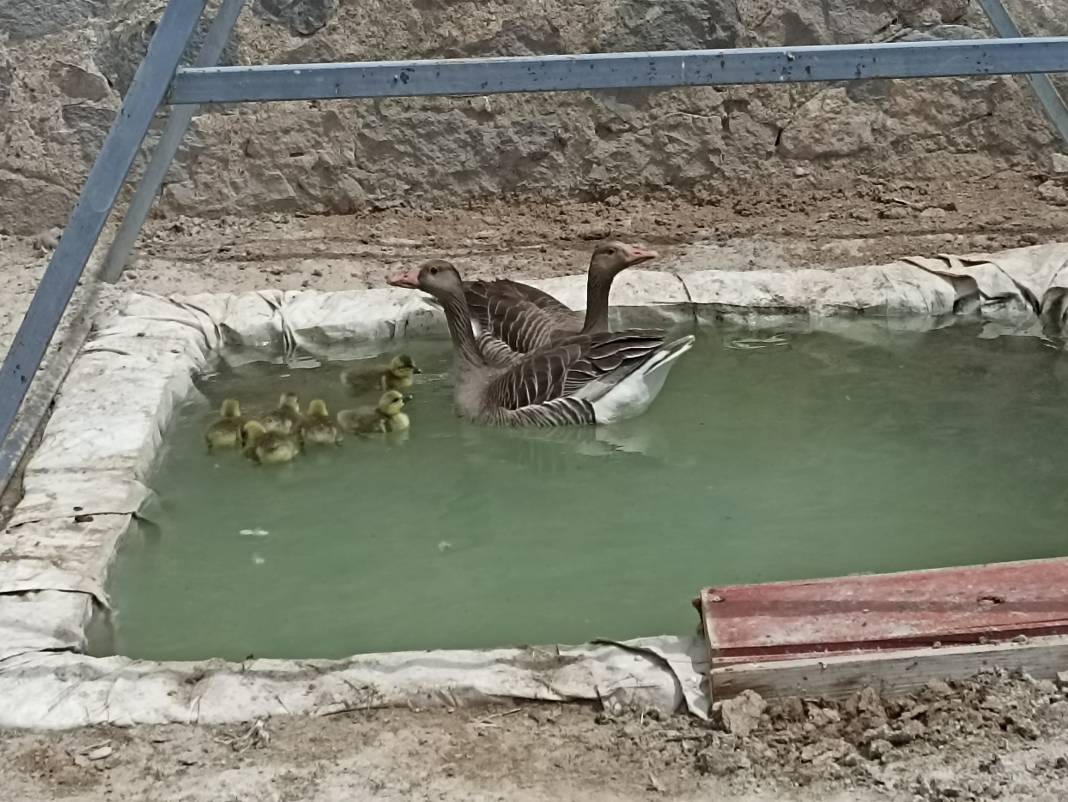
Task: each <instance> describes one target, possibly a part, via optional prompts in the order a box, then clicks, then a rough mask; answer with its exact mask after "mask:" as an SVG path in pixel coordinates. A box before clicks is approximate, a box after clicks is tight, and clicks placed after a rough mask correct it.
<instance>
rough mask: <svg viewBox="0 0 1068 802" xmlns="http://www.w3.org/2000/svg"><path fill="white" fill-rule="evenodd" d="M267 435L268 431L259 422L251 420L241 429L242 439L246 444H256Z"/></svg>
mask: <svg viewBox="0 0 1068 802" xmlns="http://www.w3.org/2000/svg"><path fill="white" fill-rule="evenodd" d="M265 434H267V430H266V429H265V428H264V427H263V424H262V423H260V422H259V421H258V420H250V421H249V422H248V423H246V424H245V425H244V426H242V427H241V439H242V441H243V442H244V443H245V444H252V443H255V442H256V441H257V440H259V439H260V438H261V437H263V435H265Z"/></svg>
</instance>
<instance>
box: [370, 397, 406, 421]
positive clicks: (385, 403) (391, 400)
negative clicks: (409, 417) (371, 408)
mask: <svg viewBox="0 0 1068 802" xmlns="http://www.w3.org/2000/svg"><path fill="white" fill-rule="evenodd" d="M376 409H377V410H378V412H379V413H380V414H382V415H385V416H386V417H387V418H392V417H393V416H394V415H398V414H400V413H401V411H402V410H403V409H404V394H403V393H399V392H397V391H396V390H387V391H386V392H384V393H382V397H381V398H379V399H378V406H377V407H376Z"/></svg>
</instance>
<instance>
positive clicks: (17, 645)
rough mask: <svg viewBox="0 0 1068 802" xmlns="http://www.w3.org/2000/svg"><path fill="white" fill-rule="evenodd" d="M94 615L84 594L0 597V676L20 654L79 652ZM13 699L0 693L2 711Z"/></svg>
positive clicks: (39, 593)
mask: <svg viewBox="0 0 1068 802" xmlns="http://www.w3.org/2000/svg"><path fill="white" fill-rule="evenodd" d="M92 613H93V600H92V597H91V596H89V595H87V594H85V593H66V592H62V591H56V590H39V591H30V592H27V593H12V594H0V675H3V673H4V671H5V670H6V665H8V664H6V663H5V661H7V660H8V659H9V658H12V657H15V656H18V655H30V656H31V657H30V659H33V658H34V657H38V656H39V655H38V654H35V653H40V652H58V651H66V650H70V651H80V650H81V649H83V648H84V647H85V629H86V627H87V626H88V624H89V619H90V617H91V616H92ZM10 703H11V699H10V698H9V697H7V696H4V694H3V692H2V691H0V710H3V709H4V708H5V707H6V706H7V705H8V704H10Z"/></svg>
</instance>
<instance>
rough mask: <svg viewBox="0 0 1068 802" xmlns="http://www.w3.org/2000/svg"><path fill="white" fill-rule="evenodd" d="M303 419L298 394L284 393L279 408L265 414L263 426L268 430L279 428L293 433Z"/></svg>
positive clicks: (279, 400) (278, 429) (287, 432)
mask: <svg viewBox="0 0 1068 802" xmlns="http://www.w3.org/2000/svg"><path fill="white" fill-rule="evenodd" d="M301 420H302V418H301V414H300V401H299V400H298V399H297V394H296V393H282V396H281V397H280V398H279V399H278V408H277V409H275V410H273V411H271V412H268V413H267V414H266V415H264V416H263V426H264V428H266V429H267V430H268V431H272V430H277V431H281V432H284V433H285V434H291V433H293V432H295V431H296V430H297V429H298V428H299V427H300V423H301Z"/></svg>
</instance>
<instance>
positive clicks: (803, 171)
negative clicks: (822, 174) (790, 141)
mask: <svg viewBox="0 0 1068 802" xmlns="http://www.w3.org/2000/svg"><path fill="white" fill-rule="evenodd" d="M807 175H812V171H811V170H810V169H808V168H807V167H802V166H801V165H800V164H799V165H797V167H795V168H794V178H804V177H805V176H807Z"/></svg>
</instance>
